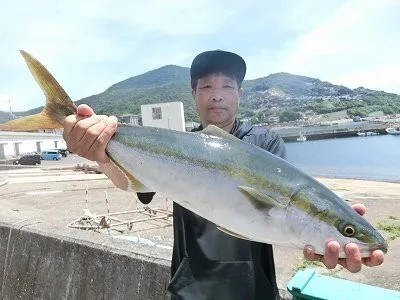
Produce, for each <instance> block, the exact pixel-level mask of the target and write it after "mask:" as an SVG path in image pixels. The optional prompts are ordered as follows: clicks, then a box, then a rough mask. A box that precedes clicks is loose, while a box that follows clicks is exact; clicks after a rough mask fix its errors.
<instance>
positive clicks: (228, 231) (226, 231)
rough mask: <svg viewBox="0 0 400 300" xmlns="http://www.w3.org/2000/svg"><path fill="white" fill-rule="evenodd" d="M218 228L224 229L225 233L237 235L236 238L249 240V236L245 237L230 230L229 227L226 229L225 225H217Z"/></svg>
mask: <svg viewBox="0 0 400 300" xmlns="http://www.w3.org/2000/svg"><path fill="white" fill-rule="evenodd" d="M217 228H218V230H220V231H222V232H223V233H226V234H229V235H231V236H234V237H236V238H239V239H244V240H249V239H248V238H246V237H244V236H243V235H240V234H238V233H235V232H233V231H230V230H229V229H226V228H224V227H219V226H217Z"/></svg>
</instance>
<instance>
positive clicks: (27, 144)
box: [0, 131, 67, 159]
mask: <svg viewBox="0 0 400 300" xmlns="http://www.w3.org/2000/svg"><path fill="white" fill-rule="evenodd" d="M66 147H67V146H66V143H65V141H64V139H63V137H62V134H54V133H43V132H10V131H0V159H4V158H11V157H14V156H18V155H20V154H24V153H32V152H38V153H39V152H41V151H44V150H48V149H63V148H64V149H65V148H66Z"/></svg>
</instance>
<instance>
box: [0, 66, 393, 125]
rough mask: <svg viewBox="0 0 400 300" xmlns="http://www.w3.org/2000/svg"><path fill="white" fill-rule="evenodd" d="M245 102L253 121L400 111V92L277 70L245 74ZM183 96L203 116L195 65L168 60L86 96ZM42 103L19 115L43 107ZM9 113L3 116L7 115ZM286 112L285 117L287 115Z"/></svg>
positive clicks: (188, 108)
mask: <svg viewBox="0 0 400 300" xmlns="http://www.w3.org/2000/svg"><path fill="white" fill-rule="evenodd" d="M243 87H244V90H245V92H244V94H243V97H242V100H241V102H240V110H239V116H240V118H249V119H251V120H252V121H253V122H262V123H264V122H276V121H286V118H289V119H294V120H295V119H299V118H305V117H310V116H312V115H317V114H326V113H330V112H336V111H346V112H347V114H348V116H350V117H352V116H356V115H360V116H363V115H367V114H368V113H371V112H374V111H382V112H383V113H384V114H392V113H400V96H399V95H396V94H389V93H385V92H383V91H375V90H370V89H366V88H363V87H360V88H357V89H349V88H347V87H345V86H341V85H334V84H332V83H329V82H325V81H321V80H319V79H316V78H311V77H306V76H299V75H294V74H290V73H275V74H271V75H268V76H266V77H262V78H257V79H254V80H245V81H244V83H243ZM171 101H181V102H183V105H184V109H185V119H186V120H187V121H190V120H193V121H198V117H197V113H196V109H195V106H194V102H193V99H192V95H191V90H190V71H189V68H184V67H179V66H175V65H167V66H164V67H161V68H158V69H155V70H152V71H149V72H146V73H144V74H141V75H138V76H134V77H131V78H128V79H126V80H124V81H121V82H118V83H116V84H114V85H112V86H111V87H109V88H108V89H106V90H105V91H104V92H102V93H100V94H97V95H92V96H89V97H86V98H83V99H81V100H79V101H77V102H76V103H77V104H80V103H86V104H88V105H90V106H92V107H93V108H94V109H95V111H96V112H97V113H98V114H107V115H110V114H113V115H119V114H128V113H131V114H140V105H142V104H151V103H160V102H171ZM41 108H42V107H39V108H35V109H33V110H29V111H26V112H21V113H16V114H17V115H28V114H32V113H37V112H39V111H40V110H41ZM7 115H8V114H6V115H4V116H2V115H1V114H0V121H1V118H3V117H5V118H7ZM283 115H284V116H285V117H282V116H283ZM3 121H4V119H3Z"/></svg>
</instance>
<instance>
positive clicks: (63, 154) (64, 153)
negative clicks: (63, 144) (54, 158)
mask: <svg viewBox="0 0 400 300" xmlns="http://www.w3.org/2000/svg"><path fill="white" fill-rule="evenodd" d="M57 150H58V152H60V154H61V156H62V157H67V156H68V154H69V151H68V149H57Z"/></svg>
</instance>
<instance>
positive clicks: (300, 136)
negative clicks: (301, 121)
mask: <svg viewBox="0 0 400 300" xmlns="http://www.w3.org/2000/svg"><path fill="white" fill-rule="evenodd" d="M297 141H298V142H305V141H307V137H306V136H305V135H303V134H302V133H300V135H299V137H298V138H297Z"/></svg>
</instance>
